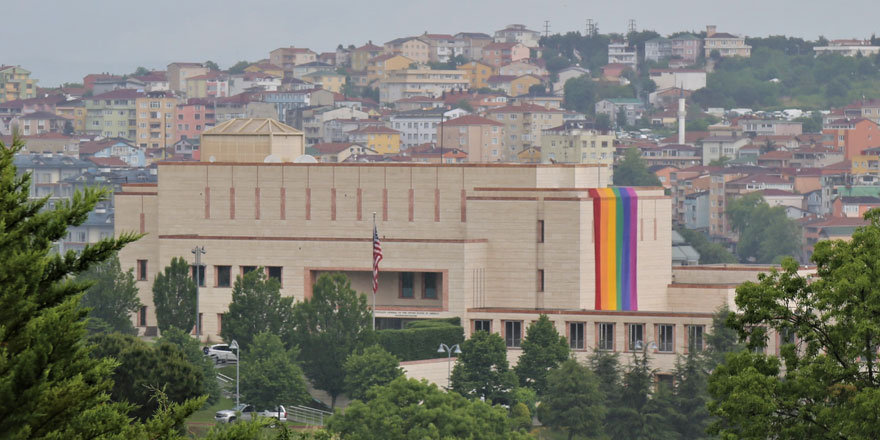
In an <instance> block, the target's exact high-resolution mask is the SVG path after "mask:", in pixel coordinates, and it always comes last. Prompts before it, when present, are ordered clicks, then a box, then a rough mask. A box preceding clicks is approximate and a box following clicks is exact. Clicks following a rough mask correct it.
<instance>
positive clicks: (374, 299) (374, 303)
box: [372, 212, 376, 331]
mask: <svg viewBox="0 0 880 440" xmlns="http://www.w3.org/2000/svg"><path fill="white" fill-rule="evenodd" d="M373 231H374V233H375V231H376V213H375V212H373ZM373 246H375V243H374V244H373ZM374 252H375V251H374ZM375 258H376V257H375V256H374V257H373V259H375ZM373 264H376V263H375V261H374V262H373ZM372 313H373V331H376V289H373V308H372Z"/></svg>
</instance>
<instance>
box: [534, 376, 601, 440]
mask: <svg viewBox="0 0 880 440" xmlns="http://www.w3.org/2000/svg"><path fill="white" fill-rule="evenodd" d="M606 412H607V408H606V407H605V395H604V394H603V393H602V390H601V387H600V385H599V378H598V377H596V375H595V373H593V372H592V371H591V370H590V369H589V368H587V367H585V366H583V365H581V364H580V363H578V361H576V360H574V359H569V360H567V361H565V362H563V363H562V365H561V366H559V368H557V369H555V370H553V371H551V372H550V373H549V374H548V375H547V390H546V394H544V395H543V396H542V398H541V406H539V407H538V418H539V419H540V420H541V423H543V424H545V425H547V426H549V427H551V428H554V429H559V430H562V431H565V432H566V433H567V434H568V439H569V440H571V439H573V438H574V437H575V435H578V436H587V437H588V438H597V437H598V436H599V435H600V434H601V433H602V422H603V420H604V417H605V414H606Z"/></svg>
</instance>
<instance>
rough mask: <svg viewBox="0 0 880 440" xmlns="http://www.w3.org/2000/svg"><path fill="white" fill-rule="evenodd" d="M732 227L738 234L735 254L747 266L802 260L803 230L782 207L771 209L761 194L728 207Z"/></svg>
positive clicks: (732, 203)
mask: <svg viewBox="0 0 880 440" xmlns="http://www.w3.org/2000/svg"><path fill="white" fill-rule="evenodd" d="M726 215H727V218H728V219H729V220H730V226H731V228H732V229H733V230H734V231H736V232H737V233H739V241H738V242H737V245H736V253H737V255H738V256H739V259H740V261H742V262H745V263H778V262H779V261H781V260H782V258H784V257H787V256H794V257H799V256H800V253H801V230H800V227H799V226H798V224H797V223H795V222H794V220H792V219H790V218H788V215H787V214H786V212H785V208H784V207H782V206H774V207H772V208H771V207H770V205H768V204H767V202H765V201H764V196H763V195H762V194H761V193H760V192H754V193H750V194H747V195H745V196H743V197H740V198H739V199H736V200H733V201H731V202H729V203H728V204H727V211H726Z"/></svg>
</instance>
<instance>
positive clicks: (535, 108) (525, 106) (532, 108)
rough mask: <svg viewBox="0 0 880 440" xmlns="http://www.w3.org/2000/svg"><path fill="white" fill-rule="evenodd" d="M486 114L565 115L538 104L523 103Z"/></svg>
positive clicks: (499, 108)
mask: <svg viewBox="0 0 880 440" xmlns="http://www.w3.org/2000/svg"><path fill="white" fill-rule="evenodd" d="M486 113H563V111H562V110H558V109H552V108H547V107H544V106H542V105H538V104H529V103H521V104H515V105H511V104H508V105H505V106H503V107H496V108H493V109H489V110H487V111H486Z"/></svg>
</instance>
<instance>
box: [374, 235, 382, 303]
mask: <svg viewBox="0 0 880 440" xmlns="http://www.w3.org/2000/svg"><path fill="white" fill-rule="evenodd" d="M380 261H382V242H381V241H379V232H378V231H377V230H376V225H373V295H375V294H376V291H377V290H379V262H380Z"/></svg>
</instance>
